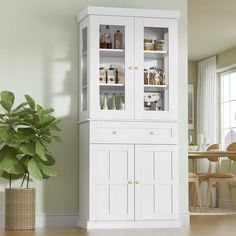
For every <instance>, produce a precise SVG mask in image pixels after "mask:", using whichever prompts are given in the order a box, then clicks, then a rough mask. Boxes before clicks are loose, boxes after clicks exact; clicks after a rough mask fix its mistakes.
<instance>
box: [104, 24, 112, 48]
mask: <svg viewBox="0 0 236 236" xmlns="http://www.w3.org/2000/svg"><path fill="white" fill-rule="evenodd" d="M104 43H105V45H106V48H112V42H111V34H110V30H109V25H106V32H105V34H104Z"/></svg>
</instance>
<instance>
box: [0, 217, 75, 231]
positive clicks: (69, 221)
mask: <svg viewBox="0 0 236 236" xmlns="http://www.w3.org/2000/svg"><path fill="white" fill-rule="evenodd" d="M77 219H78V214H57V215H56V214H38V215H37V216H36V228H43V227H48V228H50V227H64V228H70V227H76V223H77ZM4 227H5V216H4V215H0V228H4Z"/></svg>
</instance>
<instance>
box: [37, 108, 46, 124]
mask: <svg viewBox="0 0 236 236" xmlns="http://www.w3.org/2000/svg"><path fill="white" fill-rule="evenodd" d="M36 110H37V113H38V118H39V123H40V124H42V125H43V124H44V119H45V113H44V111H43V108H42V107H41V106H40V105H37V107H36Z"/></svg>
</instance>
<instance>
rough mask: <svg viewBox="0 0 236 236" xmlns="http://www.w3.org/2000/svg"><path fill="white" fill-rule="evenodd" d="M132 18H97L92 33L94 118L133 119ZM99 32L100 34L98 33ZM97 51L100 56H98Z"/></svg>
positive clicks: (92, 113)
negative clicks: (93, 45)
mask: <svg viewBox="0 0 236 236" xmlns="http://www.w3.org/2000/svg"><path fill="white" fill-rule="evenodd" d="M133 22H134V21H133V18H129V17H109V16H98V17H97V18H96V19H94V23H95V26H94V27H96V30H94V32H91V33H92V34H93V35H94V37H93V43H94V44H95V45H96V47H94V49H95V50H94V52H91V57H92V58H91V60H92V63H91V68H90V70H94V71H93V72H92V73H93V76H91V91H92V90H93V91H92V92H91V101H93V102H92V104H91V105H92V106H93V108H91V116H94V117H96V118H113V119H116V118H117V119H122V118H133V117H134V93H133V91H134V86H133V81H134V70H133V65H134V57H133V55H134V43H133V42H134V35H133V32H132V29H133ZM95 32H97V33H95ZM97 52H98V53H97Z"/></svg>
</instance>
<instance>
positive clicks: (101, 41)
mask: <svg viewBox="0 0 236 236" xmlns="http://www.w3.org/2000/svg"><path fill="white" fill-rule="evenodd" d="M99 32H100V39H99V44H100V48H106V44H105V42H104V35H103V34H102V33H101V27H100V29H99Z"/></svg>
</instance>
